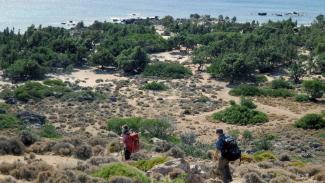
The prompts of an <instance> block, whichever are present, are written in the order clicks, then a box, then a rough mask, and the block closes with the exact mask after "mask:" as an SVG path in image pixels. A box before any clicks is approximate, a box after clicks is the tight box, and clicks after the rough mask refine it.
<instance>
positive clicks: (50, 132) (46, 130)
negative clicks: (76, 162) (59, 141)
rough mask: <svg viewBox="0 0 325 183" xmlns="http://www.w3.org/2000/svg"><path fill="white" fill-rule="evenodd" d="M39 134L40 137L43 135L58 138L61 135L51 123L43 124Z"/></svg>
mask: <svg viewBox="0 0 325 183" xmlns="http://www.w3.org/2000/svg"><path fill="white" fill-rule="evenodd" d="M39 135H40V136H41V137H45V138H60V137H61V135H60V134H59V132H58V131H57V130H56V128H55V126H53V125H51V124H45V125H44V126H43V127H42V129H41V131H40V133H39Z"/></svg>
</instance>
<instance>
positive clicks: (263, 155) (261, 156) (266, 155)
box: [253, 151, 276, 162]
mask: <svg viewBox="0 0 325 183" xmlns="http://www.w3.org/2000/svg"><path fill="white" fill-rule="evenodd" d="M253 159H254V160H255V161H257V162H260V161H265V160H275V159H276V157H275V156H274V155H273V153H272V152H270V151H261V152H257V153H255V154H253Z"/></svg>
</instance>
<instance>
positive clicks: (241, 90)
mask: <svg viewBox="0 0 325 183" xmlns="http://www.w3.org/2000/svg"><path fill="white" fill-rule="evenodd" d="M229 94H230V95H233V96H260V95H262V91H261V90H260V89H259V88H258V87H256V86H254V85H246V84H243V85H239V86H238V87H236V88H233V89H231V90H230V92H229Z"/></svg>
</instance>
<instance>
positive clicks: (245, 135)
mask: <svg viewBox="0 0 325 183" xmlns="http://www.w3.org/2000/svg"><path fill="white" fill-rule="evenodd" d="M242 135H243V138H244V140H246V141H251V140H253V133H252V132H251V131H249V130H245V131H244V132H243V134H242Z"/></svg>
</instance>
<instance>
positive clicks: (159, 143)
mask: <svg viewBox="0 0 325 183" xmlns="http://www.w3.org/2000/svg"><path fill="white" fill-rule="evenodd" d="M150 142H152V143H153V144H154V147H153V151H155V152H167V151H169V150H170V149H171V148H172V147H173V145H172V144H170V143H169V142H167V141H165V140H161V139H158V138H152V139H151V140H150Z"/></svg>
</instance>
